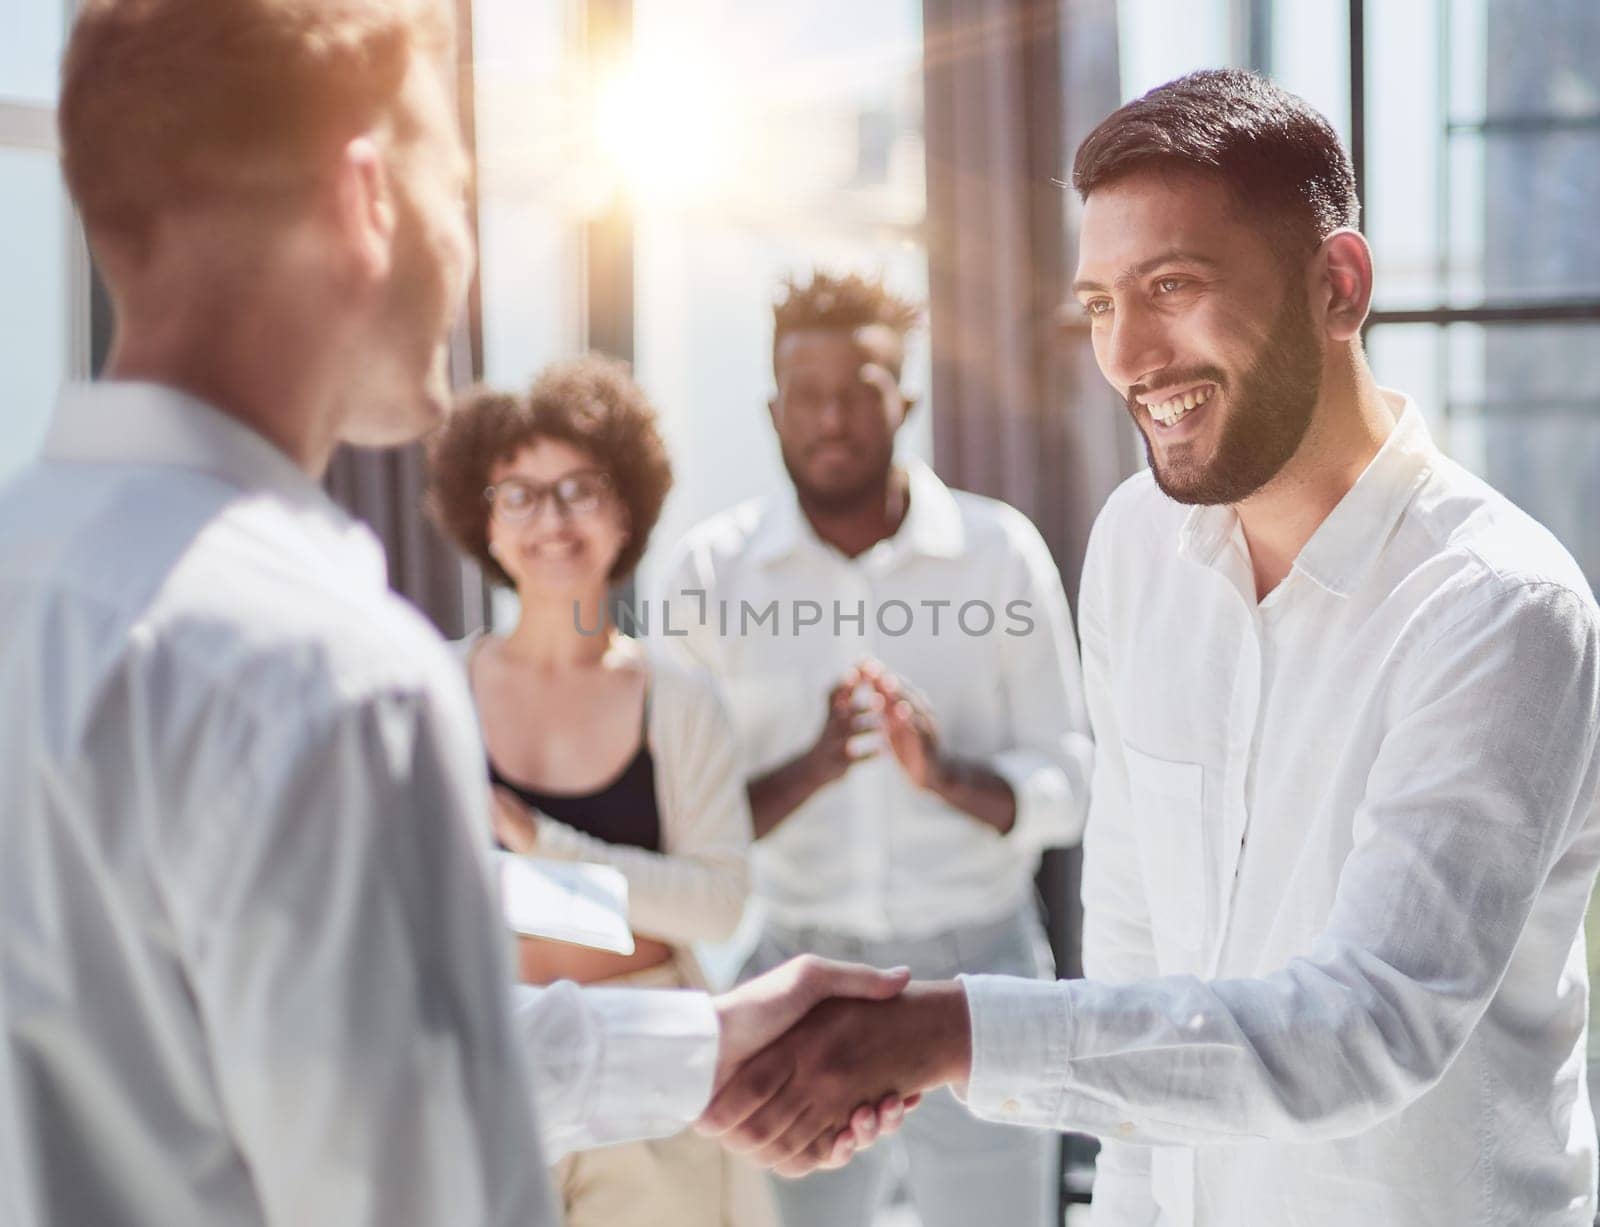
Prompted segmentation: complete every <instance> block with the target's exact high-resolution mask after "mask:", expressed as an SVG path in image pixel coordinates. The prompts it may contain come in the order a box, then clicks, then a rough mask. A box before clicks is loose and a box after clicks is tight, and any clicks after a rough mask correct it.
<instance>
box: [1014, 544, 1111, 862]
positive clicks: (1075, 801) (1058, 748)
mask: <svg viewBox="0 0 1600 1227" xmlns="http://www.w3.org/2000/svg"><path fill="white" fill-rule="evenodd" d="M1014 538H1015V545H1016V551H1017V556H1018V562H1019V565H1020V567H1021V572H1022V573H1021V576H1020V578H1019V579H1018V581H1017V586H1016V587H1017V590H1018V591H1021V592H1022V593H1024V594H1025V597H1026V602H1027V606H1028V608H1029V610H1030V611H1031V617H1032V620H1033V621H1032V625H1031V626H1030V628H1029V629H1028V630H1027V632H1026V633H1024V634H1019V635H1008V636H1007V638H1006V639H1005V641H1004V646H1003V649H1002V652H1001V670H1002V678H1001V681H1002V683H1003V685H1004V687H1005V691H1006V701H1007V706H1008V708H1009V710H1010V712H1011V727H1012V737H1013V744H1012V745H1011V746H1009V747H1008V748H1007V749H1005V750H1002V751H1000V752H999V753H997V754H994V755H992V756H991V757H990V759H989V766H990V768H991V769H992V770H993V771H994V772H995V774H997V775H998V776H1000V778H1001V779H1003V780H1005V782H1006V783H1007V784H1008V785H1010V787H1011V792H1012V796H1013V797H1014V798H1015V799H1016V806H1017V811H1016V820H1015V822H1014V824H1013V825H1012V828H1011V832H1010V834H1009V838H1011V839H1016V840H1020V841H1022V842H1023V843H1026V844H1030V845H1032V846H1033V847H1036V848H1039V849H1041V850H1043V849H1045V848H1050V847H1058V846H1061V845H1066V844H1073V843H1076V842H1077V841H1078V839H1079V838H1080V837H1081V836H1082V835H1083V822H1084V815H1085V814H1086V813H1087V811H1088V805H1089V774H1090V771H1091V770H1092V768H1093V763H1094V745H1093V743H1092V741H1091V740H1090V737H1089V716H1088V712H1087V710H1086V708H1085V705H1084V695H1083V675H1082V670H1081V669H1080V667H1079V664H1078V646H1077V640H1076V639H1075V637H1074V635H1073V632H1072V614H1071V612H1070V611H1069V610H1068V608H1067V597H1066V593H1065V592H1064V591H1063V590H1062V587H1061V575H1060V573H1059V572H1058V571H1057V570H1056V565H1055V561H1054V560H1053V559H1052V558H1051V557H1050V551H1049V549H1048V548H1047V547H1046V546H1045V543H1044V541H1043V539H1042V538H1041V537H1040V536H1039V534H1038V531H1037V530H1036V529H1035V528H1034V527H1033V526H1032V525H1031V524H1028V523H1026V522H1025V521H1024V522H1023V523H1022V524H1020V525H1019V526H1018V527H1017V531H1016V533H1015V534H1014Z"/></svg>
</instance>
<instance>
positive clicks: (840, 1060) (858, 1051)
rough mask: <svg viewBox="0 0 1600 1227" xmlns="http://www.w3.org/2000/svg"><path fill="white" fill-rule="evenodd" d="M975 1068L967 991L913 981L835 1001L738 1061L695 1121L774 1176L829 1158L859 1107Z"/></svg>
mask: <svg viewBox="0 0 1600 1227" xmlns="http://www.w3.org/2000/svg"><path fill="white" fill-rule="evenodd" d="M971 1068H972V1032H971V1024H970V1023H969V1021H968V1016H967V998H966V992H965V991H964V990H963V989H962V987H961V986H960V984H959V983H955V982H941V983H926V984H916V985H912V986H910V987H909V988H907V989H906V990H905V992H903V993H902V994H900V995H899V996H897V997H893V998H890V999H884V1000H876V1001H874V1000H856V1001H849V1000H832V1001H826V1002H823V1003H822V1004H820V1005H818V1006H817V1007H816V1008H815V1009H813V1010H812V1011H811V1013H809V1014H808V1015H806V1017H805V1019H804V1021H802V1022H801V1023H800V1024H799V1025H798V1026H796V1027H795V1028H794V1029H793V1030H791V1031H790V1032H788V1034H786V1035H784V1036H783V1037H782V1038H781V1039H779V1040H778V1041H777V1042H775V1043H773V1044H771V1045H770V1046H769V1047H767V1048H766V1049H765V1050H764V1051H762V1052H761V1053H760V1054H759V1055H758V1056H755V1057H753V1058H751V1059H750V1060H749V1061H748V1062H746V1063H745V1064H744V1066H743V1067H742V1068H740V1069H739V1071H738V1072H737V1073H736V1074H734V1076H733V1077H732V1078H731V1079H729V1080H728V1081H727V1083H726V1085H724V1086H722V1088H721V1090H719V1091H718V1092H717V1094H716V1095H715V1096H714V1097H713V1099H712V1101H711V1105H710V1106H709V1107H708V1108H707V1109H706V1111H705V1113H704V1115H702V1116H701V1118H700V1121H699V1123H698V1125H697V1126H696V1127H697V1128H698V1129H699V1130H700V1131H701V1132H702V1133H705V1134H708V1135H710V1136H713V1137H718V1138H720V1139H721V1140H722V1142H723V1144H724V1145H725V1146H727V1147H728V1148H729V1149H730V1150H738V1151H745V1152H749V1153H750V1154H751V1155H752V1157H754V1158H755V1160H756V1161H757V1162H759V1163H761V1164H763V1165H764V1166H767V1167H772V1168H774V1169H775V1170H776V1171H777V1172H778V1174H779V1175H781V1176H799V1175H804V1174H805V1173H806V1172H808V1171H811V1170H812V1169H814V1168H816V1167H820V1166H826V1165H829V1164H830V1163H833V1162H834V1160H835V1159H836V1143H837V1138H838V1128H839V1122H840V1121H842V1120H844V1119H846V1117H847V1116H849V1115H850V1114H851V1113H852V1112H853V1110H854V1109H855V1107H856V1105H859V1104H861V1103H863V1102H868V1103H870V1102H873V1101H875V1100H878V1099H880V1098H881V1097H883V1096H886V1095H890V1094H898V1095H900V1096H902V1097H904V1096H911V1095H918V1096H920V1094H921V1093H922V1092H923V1091H926V1090H929V1089H931V1088H933V1087H938V1086H942V1085H944V1084H946V1083H950V1082H958V1083H959V1082H965V1081H966V1080H967V1078H968V1077H969V1076H970V1072H971Z"/></svg>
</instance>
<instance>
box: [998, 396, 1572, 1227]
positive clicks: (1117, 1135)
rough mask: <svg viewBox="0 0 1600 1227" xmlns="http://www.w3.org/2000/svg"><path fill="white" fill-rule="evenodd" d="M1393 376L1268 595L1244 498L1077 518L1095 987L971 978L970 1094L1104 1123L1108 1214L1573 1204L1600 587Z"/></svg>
mask: <svg viewBox="0 0 1600 1227" xmlns="http://www.w3.org/2000/svg"><path fill="white" fill-rule="evenodd" d="M1390 396H1391V404H1392V407H1393V408H1394V409H1395V410H1396V412H1397V416H1398V417H1399V421H1398V424H1397V425H1396V427H1395V428H1394V430H1393V432H1392V434H1391V436H1390V438H1389V439H1388V440H1387V442H1386V443H1385V445H1384V447H1383V448H1382V450H1381V451H1380V452H1379V454H1378V456H1377V457H1376V458H1375V459H1374V460H1373V461H1372V463H1371V465H1370V466H1369V467H1368V469H1367V470H1366V472H1365V473H1364V474H1363V475H1362V477H1361V478H1360V480H1359V481H1358V482H1357V483H1356V484H1355V486H1354V487H1353V488H1352V489H1351V490H1350V491H1349V492H1348V494H1347V495H1346V496H1345V498H1344V499H1343V500H1342V501H1341V502H1340V503H1339V504H1338V506H1337V507H1336V508H1335V509H1334V511H1333V512H1332V514H1331V515H1330V516H1329V517H1328V518H1327V520H1326V521H1324V523H1323V524H1322V525H1321V527H1320V528H1319V529H1318V530H1317V531H1316V533H1315V534H1314V535H1313V536H1312V537H1311V539H1310V540H1309V541H1308V542H1307V543H1306V546H1305V548H1304V549H1303V550H1302V551H1301V553H1300V555H1299V557H1298V559H1297V560H1296V561H1295V564H1294V567H1293V570H1292V571H1291V572H1290V574H1289V576H1288V577H1287V578H1286V579H1285V580H1284V581H1283V583H1282V584H1280V585H1279V586H1278V587H1277V588H1276V589H1275V590H1274V591H1273V592H1272V593H1271V594H1270V595H1269V596H1268V597H1267V598H1266V599H1265V600H1263V601H1261V602H1259V603H1258V602H1257V600H1256V598H1255V588H1254V583H1253V580H1252V574H1251V567H1250V561H1249V558H1248V555H1247V552H1246V548H1245V543H1244V538H1243V536H1242V534H1241V533H1240V531H1239V529H1238V522H1237V518H1236V516H1235V515H1234V513H1233V511H1232V510H1231V509H1229V508H1225V507H1214V508H1201V509H1194V510H1189V509H1186V508H1183V507H1180V506H1178V505H1177V504H1175V503H1173V502H1171V501H1169V500H1168V499H1167V498H1165V497H1164V496H1163V495H1162V494H1161V493H1160V492H1159V491H1158V490H1157V489H1156V487H1155V485H1154V483H1153V481H1152V480H1151V478H1150V476H1149V475H1148V474H1141V475H1140V476H1138V477H1135V478H1133V479H1132V480H1130V481H1129V482H1128V483H1126V484H1125V485H1124V486H1123V487H1122V488H1121V489H1120V490H1119V491H1118V492H1117V493H1116V494H1115V495H1114V496H1113V498H1112V499H1111V501H1110V503H1109V504H1108V505H1107V507H1106V509H1105V511H1104V512H1103V513H1102V515H1101V517H1100V519H1099V521H1098V523H1097V525H1096V527H1095V531H1094V536H1093V540H1092V542H1091V545H1090V552H1089V559H1088V564H1087V567H1086V570H1085V575H1084V583H1083V597H1082V600H1081V602H1080V605H1079V619H1080V623H1081V626H1082V628H1083V645H1084V671H1085V678H1086V683H1087V686H1088V691H1089V706H1090V710H1091V714H1092V717H1093V721H1094V731H1095V737H1096V742H1097V758H1096V767H1095V777H1094V799H1093V804H1092V810H1091V813H1090V817H1089V822H1088V829H1087V831H1086V833H1085V837H1084V839H1085V843H1084V855H1085V865H1084V887H1083V897H1084V907H1085V930H1084V966H1085V970H1086V972H1087V974H1088V975H1089V977H1090V979H1088V980H1085V981H1080V982H1075V983H1061V984H1044V985H1037V984H1032V983H1026V982H1005V981H1002V980H998V979H995V978H982V977H980V978H975V979H972V980H969V981H968V985H967V987H968V992H969V1000H970V1008H971V1013H972V1019H973V1029H974V1034H973V1046H974V1055H973V1070H972V1079H971V1083H970V1085H969V1087H968V1092H967V1093H968V1096H969V1102H970V1104H971V1105H972V1106H973V1107H974V1108H975V1109H977V1110H978V1111H980V1112H981V1113H982V1114H984V1115H991V1114H992V1115H995V1116H997V1117H998V1116H1004V1118H1005V1119H1009V1120H1021V1121H1027V1122H1031V1123H1034V1124H1038V1125H1053V1126H1056V1127H1062V1128H1076V1129H1085V1130H1088V1131H1091V1132H1094V1133H1098V1134H1100V1135H1101V1136H1102V1137H1104V1138H1106V1139H1107V1141H1106V1143H1105V1149H1104V1150H1103V1151H1102V1163H1101V1171H1100V1175H1099V1178H1098V1179H1097V1182H1096V1188H1095V1206H1096V1218H1095V1221H1096V1222H1097V1223H1100V1224H1107V1225H1110V1224H1116V1225H1118V1227H1123V1225H1125V1224H1150V1223H1158V1224H1163V1225H1174V1224H1183V1225H1185V1227H1188V1225H1189V1224H1201V1225H1204V1227H1238V1225H1239V1224H1256V1223H1260V1224H1299V1225H1306V1227H1310V1225H1324V1224H1325V1225H1327V1227H1333V1225H1335V1224H1339V1225H1341V1227H1343V1225H1345V1224H1349V1223H1362V1224H1370V1225H1373V1227H1377V1225H1380V1224H1382V1225H1395V1227H1400V1225H1404V1227H1427V1225H1431V1224H1438V1225H1439V1227H1447V1225H1448V1227H1460V1225H1461V1224H1464V1223H1513V1222H1514V1223H1525V1224H1534V1223H1538V1224H1558V1223H1559V1224H1579V1223H1582V1224H1585V1225H1587V1224H1588V1223H1589V1222H1590V1220H1591V1218H1592V1217H1593V1214H1594V1196H1595V1175H1596V1169H1595V1149H1596V1147H1595V1126H1594V1120H1593V1118H1592V1116H1591V1114H1590V1109H1589V1101H1588V1095H1587V1093H1586V1090H1585V1086H1584V1064H1585V1053H1584V1035H1585V1018H1586V1013H1587V1003H1588V985H1587V975H1586V970H1585V965H1584V942H1583V916H1584V910H1585V907H1586V905H1587V903H1588V899H1589V893H1590V888H1591V887H1592V885H1593V883H1594V879H1595V871H1596V865H1597V863H1600V822H1597V815H1596V812H1595V808H1594V802H1595V796H1596V787H1597V783H1596V781H1597V773H1600V764H1597V759H1596V738H1597V736H1600V611H1597V610H1596V607H1595V602H1594V599H1593V596H1592V595H1591V593H1590V591H1589V588H1588V585H1587V584H1586V582H1585V580H1584V577H1583V575H1582V574H1581V573H1580V571H1579V569H1578V567H1577V565H1576V564H1575V563H1574V562H1573V560H1572V558H1571V557H1570V556H1569V555H1568V554H1567V552H1566V551H1565V550H1563V549H1562V548H1561V546H1560V545H1559V544H1557V542H1556V541H1555V540H1554V538H1552V537H1551V535H1550V534H1549V533H1548V532H1546V531H1545V530H1544V529H1543V528H1541V527H1540V526H1539V525H1537V524H1535V523H1534V522H1533V521H1532V520H1531V519H1529V518H1528V517H1527V516H1525V515H1523V514H1522V513H1521V512H1520V511H1518V510H1517V509H1516V508H1514V507H1513V506H1511V504H1510V503H1508V502H1507V501H1506V500H1505V499H1504V498H1502V497H1501V496H1499V495H1498V494H1496V493H1495V492H1494V491H1493V490H1491V489H1489V488H1488V487H1487V486H1485V485H1484V484H1483V483H1482V482H1480V481H1478V480H1477V479H1476V478H1474V477H1472V476H1470V475H1469V474H1467V473H1466V472H1465V471H1464V470H1462V469H1461V468H1460V467H1459V466H1457V465H1456V464H1454V463H1452V462H1451V461H1449V460H1447V459H1445V458H1444V457H1443V456H1441V455H1440V454H1439V453H1438V452H1437V451H1436V450H1435V449H1434V447H1433V446H1432V444H1431V442H1430V441H1429V438H1428V434H1427V430H1426V428H1425V426H1424V424H1423V421H1422V418H1421V416H1420V414H1419V413H1418V411H1417V409H1416V407H1415V406H1414V405H1410V404H1408V403H1404V402H1402V401H1401V399H1400V398H1399V397H1397V396H1393V394H1390ZM1402 408H1403V413H1402V412H1401V410H1402ZM1007 1100H1015V1101H1016V1102H1017V1103H1018V1104H1019V1105H1020V1111H1019V1112H1017V1113H1015V1114H1011V1115H1005V1113H1004V1104H1005V1102H1006V1101H1007ZM1119 1139H1120V1140H1119Z"/></svg>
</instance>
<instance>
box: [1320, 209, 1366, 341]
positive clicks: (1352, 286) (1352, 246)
mask: <svg viewBox="0 0 1600 1227" xmlns="http://www.w3.org/2000/svg"><path fill="white" fill-rule="evenodd" d="M1317 255H1318V261H1319V262H1320V264H1321V266H1322V268H1321V274H1322V275H1321V277H1320V285H1321V293H1322V294H1323V295H1324V301H1323V312H1324V319H1325V324H1324V327H1325V328H1326V330H1327V333H1328V336H1329V337H1330V338H1332V339H1333V340H1335V341H1349V340H1351V339H1352V338H1355V337H1358V336H1360V335H1361V325H1362V324H1364V323H1365V322H1366V319H1367V311H1368V309H1369V308H1370V307H1371V306H1372V249H1371V248H1369V247H1368V246H1367V240H1366V239H1364V238H1362V237H1361V235H1360V234H1359V233H1358V232H1356V231H1354V230H1335V231H1334V232H1333V233H1332V234H1330V235H1329V236H1328V237H1327V238H1326V239H1324V240H1323V241H1322V247H1321V249H1320V250H1319V251H1318V253H1317Z"/></svg>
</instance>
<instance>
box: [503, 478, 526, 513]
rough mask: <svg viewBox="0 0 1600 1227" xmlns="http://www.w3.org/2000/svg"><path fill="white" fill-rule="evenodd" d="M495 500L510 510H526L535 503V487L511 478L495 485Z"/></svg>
mask: <svg viewBox="0 0 1600 1227" xmlns="http://www.w3.org/2000/svg"><path fill="white" fill-rule="evenodd" d="M495 501H496V502H498V503H499V504H500V505H501V506H503V507H505V508H506V510H508V511H524V510H526V509H527V508H528V507H529V506H531V505H532V503H533V487H532V486H530V485H529V484H528V483H527V482H525V481H518V480H517V479H516V478H511V479H510V480H507V481H503V482H501V483H500V484H499V485H498V486H496V487H495Z"/></svg>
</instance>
